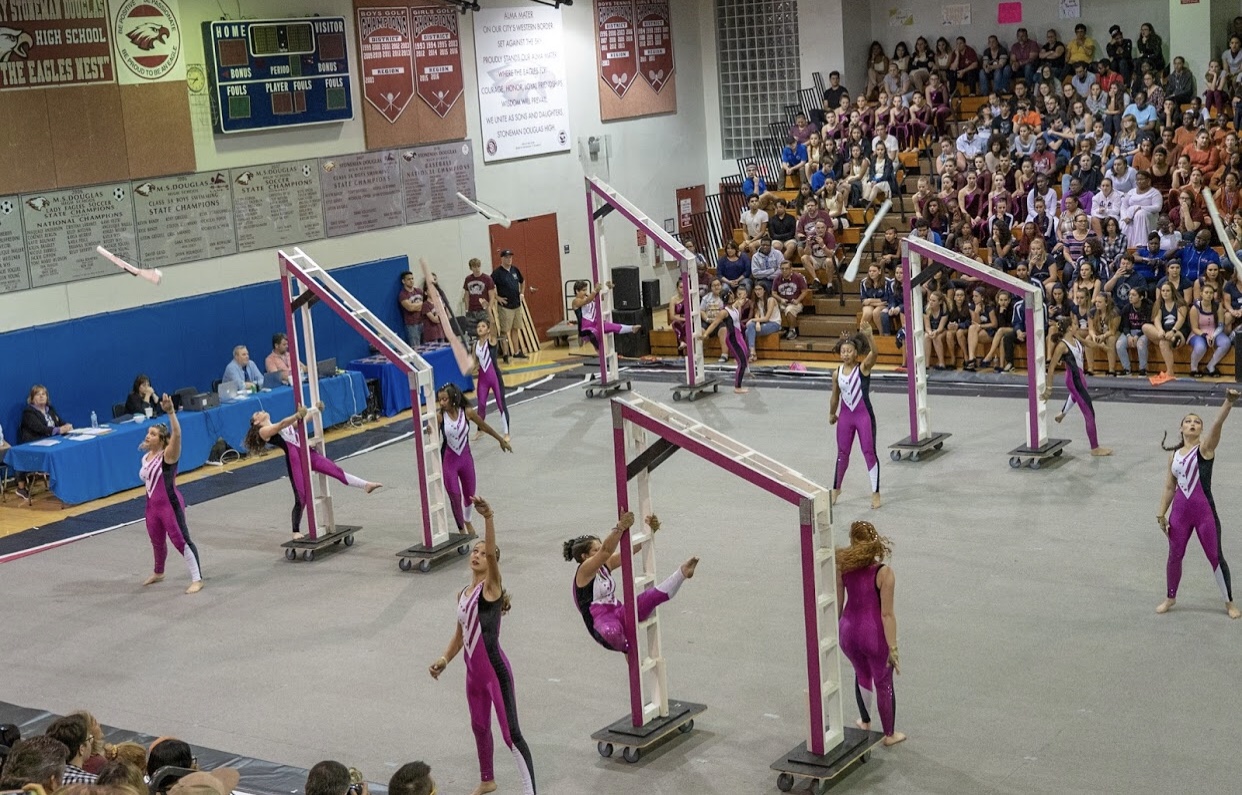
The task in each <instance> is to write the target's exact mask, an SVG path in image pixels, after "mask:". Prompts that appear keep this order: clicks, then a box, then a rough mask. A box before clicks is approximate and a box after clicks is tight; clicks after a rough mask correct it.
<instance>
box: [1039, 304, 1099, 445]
mask: <svg viewBox="0 0 1242 795" xmlns="http://www.w3.org/2000/svg"><path fill="white" fill-rule="evenodd" d="M1048 341H1049V342H1050V343H1052V344H1053V346H1054V347H1053V349H1052V353H1051V354H1050V355H1049V356H1048V380H1047V386H1045V387H1044V400H1045V401H1046V400H1048V399H1049V398H1050V397H1052V377H1053V375H1054V374H1055V373H1056V371H1057V362H1064V363H1065V387H1066V389H1068V390H1069V400H1067V401H1066V403H1065V407H1064V408H1063V409H1062V410H1061V413H1060V414H1058V415H1057V416H1056V421H1057V422H1060V421H1061V420H1062V419H1064V417H1065V414H1066V412H1067V411H1068V409H1069V406H1070V405H1071V401H1072V403H1076V404H1077V405H1078V408H1079V409H1081V410H1082V417H1083V420H1084V421H1085V422H1086V424H1087V441H1088V442H1090V443H1091V455H1097V456H1098V455H1112V454H1113V451H1112V450H1110V449H1109V448H1107V447H1100V440H1099V437H1098V436H1096V432H1095V407H1094V406H1093V405H1092V403H1091V395H1090V394H1089V393H1088V392H1087V378H1086V376H1085V375H1083V366H1084V362H1085V361H1086V351H1085V350H1084V349H1083V345H1082V341H1081V340H1080V339H1078V324H1077V323H1076V322H1075V321H1074V319H1073V318H1068V317H1064V318H1061V319H1060V320H1058V321H1056V322H1055V323H1054V324H1053V325H1052V328H1051V329H1050V330H1049V331H1048Z"/></svg>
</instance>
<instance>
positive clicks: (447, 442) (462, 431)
mask: <svg viewBox="0 0 1242 795" xmlns="http://www.w3.org/2000/svg"><path fill="white" fill-rule="evenodd" d="M436 409H437V414H438V416H439V420H440V457H441V459H442V460H443V461H444V491H445V492H446V493H447V494H448V498H449V504H450V505H451V506H452V508H453V519H455V520H456V521H457V529H458V530H465V531H466V532H467V533H469V534H470V535H476V533H475V531H474V525H473V524H472V523H471V521H472V520H473V519H474V511H473V509H472V507H471V502H470V500H471V499H472V498H473V497H474V487H475V476H474V456H473V455H471V454H470V423H471V422H473V423H474V424H475V425H477V426H478V427H479V431H480V432H481V433H486V434H487V435H488V436H491V437H492V438H494V439H495V440H496V441H498V442H500V449H501V450H504V451H505V452H506V453H512V452H513V448H512V447H510V446H509V442H508V440H506V439H504V438H503V437H502V436H501V435H500V434H498V433H496V431H495V430H493V429H492V426H490V425H488V424H487V423H486V422H484V420H483V418H482V417H480V416H479V414H478V413H477V412H476V411H475V410H474V409H472V408H470V400H469V399H468V398H467V397H466V396H465V395H463V394H462V393H461V390H460V389H458V388H457V384H451V383H450V384H445V385H444V386H442V387H440V391H438V392H436Z"/></svg>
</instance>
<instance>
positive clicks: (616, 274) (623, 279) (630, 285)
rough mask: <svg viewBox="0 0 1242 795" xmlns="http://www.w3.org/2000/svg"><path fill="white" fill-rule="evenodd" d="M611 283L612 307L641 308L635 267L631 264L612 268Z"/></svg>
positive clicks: (640, 292) (640, 291)
mask: <svg viewBox="0 0 1242 795" xmlns="http://www.w3.org/2000/svg"><path fill="white" fill-rule="evenodd" d="M612 285H613V293H612V306H613V308H614V309H641V308H642V297H643V295H642V290H641V289H640V287H639V279H638V268H637V267H635V266H632V265H631V266H625V267H620V268H613V269H612ZM617 322H620V321H617Z"/></svg>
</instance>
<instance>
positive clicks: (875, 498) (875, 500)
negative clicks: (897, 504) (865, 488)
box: [871, 491, 880, 510]
mask: <svg viewBox="0 0 1242 795" xmlns="http://www.w3.org/2000/svg"><path fill="white" fill-rule="evenodd" d="M879 507H880V492H878V491H877V492H874V493H873V494H872V495H871V509H872V510H875V509H876V508H879Z"/></svg>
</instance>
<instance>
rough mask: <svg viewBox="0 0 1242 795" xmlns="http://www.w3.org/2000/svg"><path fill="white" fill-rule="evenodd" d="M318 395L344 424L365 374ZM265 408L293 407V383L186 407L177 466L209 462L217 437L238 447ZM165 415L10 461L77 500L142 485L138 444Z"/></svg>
mask: <svg viewBox="0 0 1242 795" xmlns="http://www.w3.org/2000/svg"><path fill="white" fill-rule="evenodd" d="M319 396H320V399H321V400H322V401H323V403H324V412H323V417H324V425H325V426H332V425H339V424H340V423H342V422H345V421H346V420H348V419H349V418H350V417H351V416H352V415H354V414H361V413H362V412H363V411H365V409H366V405H367V392H366V380H365V379H364V378H363V377H362V375H361V374H359V373H354V372H346V373H345V374H344V375H340V376H335V377H333V378H324V379H321V380H320V381H319ZM260 410H262V411H266V412H268V413H269V414H271V415H272V416H273V417H274V418H276V419H278V420H279V419H281V418H283V417H287V416H289V415H290V414H292V413H293V389H292V388H291V387H287V386H286V387H280V388H279V389H273V390H272V391H271V392H260V393H259V394H257V395H251V396H250V397H248V398H246V399H244V400H239V401H237V402H235V403H229V404H225V405H221V406H219V407H216V408H213V409H209V410H207V411H182V412H179V413H178V414H177V418H178V419H179V420H180V421H181V460H180V462H179V463H178V469H179V470H180V471H182V472H189V471H191V470H194V469H198V468H199V467H201V466H202V465H203V464H204V463H206V462H207V455H208V453H210V452H211V447H212V445H214V444H215V443H216V439H220V438H222V439H224V440H225V441H226V442H228V443H229V445H230V446H231V447H233V448H234V449H236V450H239V451H240V450H241V449H242V440H243V439H244V438H245V436H246V431H247V430H248V429H249V427H250V417H251V415H253V414H254V412H256V411H260ZM159 422H167V420H166V419H165V418H162V417H157V418H155V419H153V420H146V419H144V420H143V421H142V422H140V423H133V422H122V423H117V422H113V423H111V424H109V425H105V426H103V427H109V428H111V429H112V432H111V433H108V434H104V435H102V436H98V437H95V438H91V439H85V440H82V441H77V440H73V439H68V438H63V439H62V438H61V437H58V436H57V437H52V438H54V439H56V442H57V443H56V444H55V445H51V446H47V447H39V446H34V445H31V444H23V445H17V446H15V447H12V448H11V449H10V450H9V452H8V454H7V455H6V456H5V463H7V464H8V465H9V466H10V467H11V468H13V469H15V470H17V471H19V472H47V473H48V474H49V475H50V476H51V486H52V491H53V492H54V493H55V494H56V496H57V497H59V498H60V499H61V500H62V501H63V502H65V503H68V504H70V505H75V504H78V503H83V502H90V501H91V500H97V499H99V498H100V497H106V496H108V495H109V494H115V493H117V492H118V491H125V490H126V489H132V488H136V487H138V486H141V485H142V479H141V478H140V477H139V476H138V467H139V464H140V463H141V460H142V453H141V452H140V451H139V449H138V446H139V445H140V444H142V440H143V437H144V436H146V433H147V428H149V427H150V426H151V425H153V424H155V423H159Z"/></svg>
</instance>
